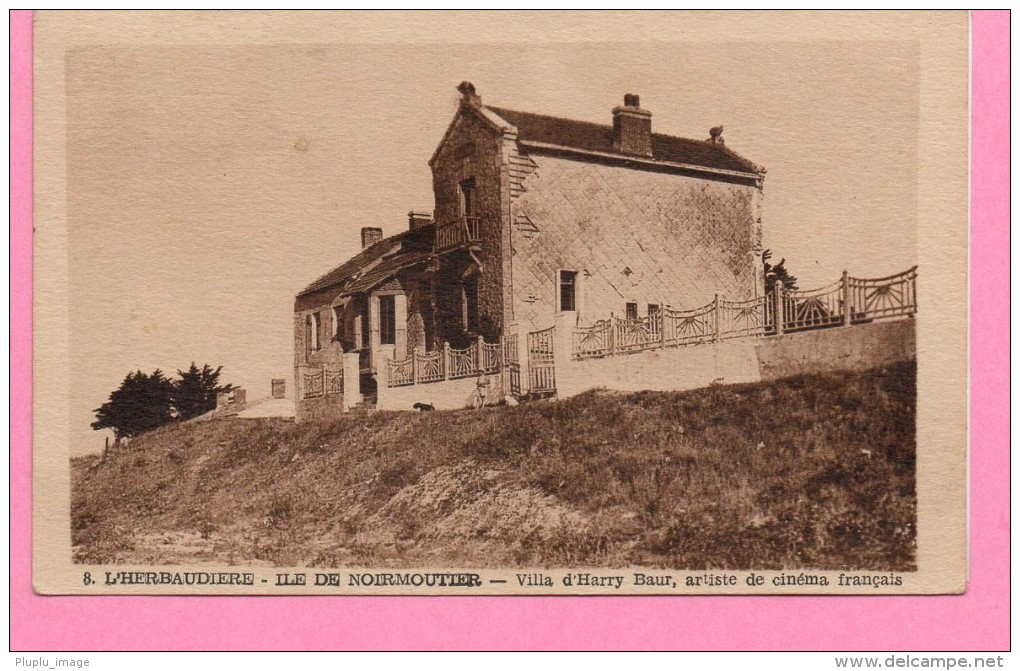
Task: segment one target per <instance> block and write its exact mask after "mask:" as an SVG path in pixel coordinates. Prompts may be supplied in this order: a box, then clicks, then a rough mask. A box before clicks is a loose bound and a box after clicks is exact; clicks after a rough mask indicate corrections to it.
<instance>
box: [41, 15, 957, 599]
mask: <svg viewBox="0 0 1020 671" xmlns="http://www.w3.org/2000/svg"><path fill="white" fill-rule="evenodd" d="M968 47H969V45H968V16H967V14H966V13H965V12H881V13H869V12H837V13H827V12H821V13H797V12H778V13H742V12H728V13H713V12H702V13H681V12H672V13H654V12H603V13H566V12H546V13H540V12H496V13H477V12H476V13H461V12H389V13H357V12H302V13H291V12H216V13H212V12H40V13H38V14H37V15H36V18H35V70H34V73H35V279H34V282H35V321H34V352H35V360H34V385H35V397H34V418H35V419H34V447H33V449H34V473H33V477H34V481H33V487H34V491H33V494H34V496H33V501H34V503H33V505H34V510H33V513H34V527H33V540H34V557H33V572H34V584H35V588H36V591H37V592H40V593H44V594H307V595H343V594H361V595H364V594H378V595H385V594H433V595H435V594H439V595H513V594H518V595H519V594H525V595H538V594H551V595H558V594H566V595H619V594H631V595H633V594H647V595H674V596H682V595H689V594H829V595H839V594H856V595H861V594H946V593H960V592H963V591H965V590H966V586H967V579H968V574H967V498H966V492H967V425H966V420H967V314H968V310H967V301H966V287H967V226H968V202H967V193H968V192H967V189H968V172H967V170H968V156H967V150H968V144H967V141H968V126H967V122H968Z"/></svg>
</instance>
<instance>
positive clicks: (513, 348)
mask: <svg viewBox="0 0 1020 671" xmlns="http://www.w3.org/2000/svg"><path fill="white" fill-rule="evenodd" d="M517 345H518V340H517V334H516V333H511V334H510V335H508V336H505V337H504V338H503V362H504V364H503V366H504V368H503V369H504V370H505V371H506V381H507V383H508V384H509V386H510V393H511V394H514V395H520V394H521V391H522V389H521V362H520V353H519V350H518V349H517Z"/></svg>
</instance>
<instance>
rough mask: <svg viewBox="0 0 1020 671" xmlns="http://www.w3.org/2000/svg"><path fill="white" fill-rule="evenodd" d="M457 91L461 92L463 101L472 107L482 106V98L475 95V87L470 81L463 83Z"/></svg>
mask: <svg viewBox="0 0 1020 671" xmlns="http://www.w3.org/2000/svg"><path fill="white" fill-rule="evenodd" d="M457 90H458V91H460V95H461V101H463V102H466V103H468V104H471V105H481V104H482V98H481V96H479V95H478V94H477V93H475V85H474V84H472V83H471V82H469V81H463V82H461V83H460V84H459V85H458V86H457Z"/></svg>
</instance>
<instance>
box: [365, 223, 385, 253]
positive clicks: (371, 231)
mask: <svg viewBox="0 0 1020 671" xmlns="http://www.w3.org/2000/svg"><path fill="white" fill-rule="evenodd" d="M382 239H383V234H382V229H381V228H372V227H370V226H364V227H362V229H361V248H362V249H368V248H369V247H371V246H372V245H374V244H375V243H377V242H379V241H380V240H382Z"/></svg>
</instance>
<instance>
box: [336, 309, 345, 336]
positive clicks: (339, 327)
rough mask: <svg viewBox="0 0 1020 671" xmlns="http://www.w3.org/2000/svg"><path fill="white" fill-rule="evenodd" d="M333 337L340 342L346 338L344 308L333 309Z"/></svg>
mask: <svg viewBox="0 0 1020 671" xmlns="http://www.w3.org/2000/svg"><path fill="white" fill-rule="evenodd" d="M333 337H334V338H335V339H336V340H338V341H340V340H343V338H344V306H342V305H336V306H334V307H333Z"/></svg>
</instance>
